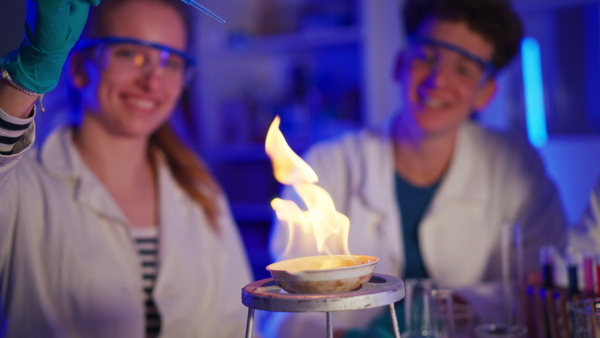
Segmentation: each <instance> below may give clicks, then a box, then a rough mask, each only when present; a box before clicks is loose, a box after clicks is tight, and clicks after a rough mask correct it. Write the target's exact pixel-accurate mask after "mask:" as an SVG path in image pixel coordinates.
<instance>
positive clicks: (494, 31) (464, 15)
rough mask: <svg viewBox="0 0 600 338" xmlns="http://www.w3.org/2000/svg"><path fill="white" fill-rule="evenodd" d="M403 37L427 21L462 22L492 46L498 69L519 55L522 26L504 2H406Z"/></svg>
mask: <svg viewBox="0 0 600 338" xmlns="http://www.w3.org/2000/svg"><path fill="white" fill-rule="evenodd" d="M402 18H403V24H404V30H405V34H407V35H408V36H410V35H414V34H416V33H417V31H418V30H419V28H420V27H421V25H422V24H423V23H424V22H425V21H426V20H428V19H437V20H442V21H464V22H466V23H467V25H468V27H469V28H470V29H471V30H473V31H474V32H477V33H479V34H481V35H482V36H483V37H484V38H485V39H486V40H487V41H489V42H491V43H492V44H493V45H494V53H493V55H492V60H491V61H492V62H493V63H494V65H495V66H496V68H497V70H500V69H501V68H503V67H504V66H506V65H507V64H508V63H509V62H510V61H511V60H512V58H513V57H515V56H516V55H517V54H518V53H519V49H520V43H521V39H522V38H523V23H522V22H521V19H520V18H519V16H518V15H517V13H516V12H515V11H514V10H513V9H512V7H511V6H510V3H509V1H507V0H406V2H405V3H404V6H403V7H402Z"/></svg>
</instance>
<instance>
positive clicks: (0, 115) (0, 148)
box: [0, 109, 35, 155]
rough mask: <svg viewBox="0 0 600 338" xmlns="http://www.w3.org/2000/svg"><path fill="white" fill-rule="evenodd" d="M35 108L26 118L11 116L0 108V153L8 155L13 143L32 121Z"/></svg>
mask: <svg viewBox="0 0 600 338" xmlns="http://www.w3.org/2000/svg"><path fill="white" fill-rule="evenodd" d="M34 111H35V110H33V109H32V110H31V114H29V117H27V118H26V119H21V118H18V117H13V116H10V115H8V114H7V113H5V112H3V111H2V110H1V109H0V155H10V154H11V153H12V151H13V148H14V147H15V144H16V143H17V141H19V139H20V138H21V136H23V134H25V131H27V128H29V125H30V124H31V122H32V121H33V116H34V115H35V113H34Z"/></svg>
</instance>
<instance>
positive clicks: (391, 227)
mask: <svg viewBox="0 0 600 338" xmlns="http://www.w3.org/2000/svg"><path fill="white" fill-rule="evenodd" d="M389 127H390V125H385V126H384V127H383V128H381V129H379V130H377V131H376V137H373V135H369V136H365V139H364V140H361V141H362V142H363V145H362V147H361V150H362V151H363V153H362V154H361V160H360V161H359V162H360V164H358V165H359V166H363V167H362V168H361V169H360V170H362V171H363V172H362V173H361V175H358V176H359V177H362V178H363V181H361V182H358V184H357V185H358V186H357V188H356V189H358V196H360V199H359V200H357V201H355V205H354V206H350V208H349V209H350V211H351V213H352V214H353V215H361V218H362V219H361V220H360V221H361V222H363V223H362V224H360V227H361V231H360V232H354V233H352V232H351V234H352V235H354V236H353V238H351V241H353V242H360V241H363V240H364V237H365V236H376V239H375V240H374V241H371V240H369V241H368V242H373V243H374V244H375V245H376V246H377V247H376V248H374V250H375V251H378V252H379V255H383V254H385V255H387V257H381V258H382V264H378V265H379V267H378V270H377V271H378V272H381V273H388V274H394V275H399V273H400V271H402V270H403V266H404V259H403V255H401V252H403V250H404V245H403V244H402V243H403V242H402V237H401V236H402V235H401V232H400V221H399V216H398V207H397V204H396V196H395V194H394V165H393V158H394V154H393V147H392V142H391V138H390V132H389ZM351 219H352V221H354V222H356V221H357V220H358V217H357V216H354V218H351ZM365 227H368V228H365ZM382 248H385V250H383V249H382ZM383 262H386V263H388V264H389V265H387V264H386V263H383Z"/></svg>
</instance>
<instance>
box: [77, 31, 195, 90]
mask: <svg viewBox="0 0 600 338" xmlns="http://www.w3.org/2000/svg"><path fill="white" fill-rule="evenodd" d="M92 47H93V48H97V49H98V51H99V53H98V54H99V56H100V57H101V58H102V62H103V64H104V65H107V66H110V67H117V68H118V70H119V71H123V72H141V73H144V74H148V73H150V72H156V74H158V75H160V76H162V77H163V78H165V79H166V80H173V81H177V80H180V81H184V82H185V81H187V80H188V79H189V77H190V76H191V72H192V69H193V66H194V64H195V63H196V60H195V58H194V57H193V56H192V55H190V54H188V53H186V52H184V51H181V50H177V49H174V48H172V47H169V46H165V45H161V44H158V43H154V42H148V41H144V40H139V39H133V38H123V37H115V36H109V37H104V38H96V39H84V40H79V41H78V42H77V44H76V45H75V47H74V49H75V50H81V49H88V48H92Z"/></svg>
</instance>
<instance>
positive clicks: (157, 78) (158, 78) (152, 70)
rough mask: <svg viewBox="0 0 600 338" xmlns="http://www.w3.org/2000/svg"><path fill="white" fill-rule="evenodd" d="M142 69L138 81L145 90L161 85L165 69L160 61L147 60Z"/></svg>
mask: <svg viewBox="0 0 600 338" xmlns="http://www.w3.org/2000/svg"><path fill="white" fill-rule="evenodd" d="M142 70H143V73H142V76H141V78H140V81H139V82H140V84H141V85H142V86H143V87H144V88H145V89H146V90H149V91H151V90H155V89H157V88H159V87H160V86H161V84H162V82H163V75H164V72H165V69H164V67H162V65H161V64H160V63H158V62H148V63H147V64H145V65H144V66H143V68H142Z"/></svg>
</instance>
